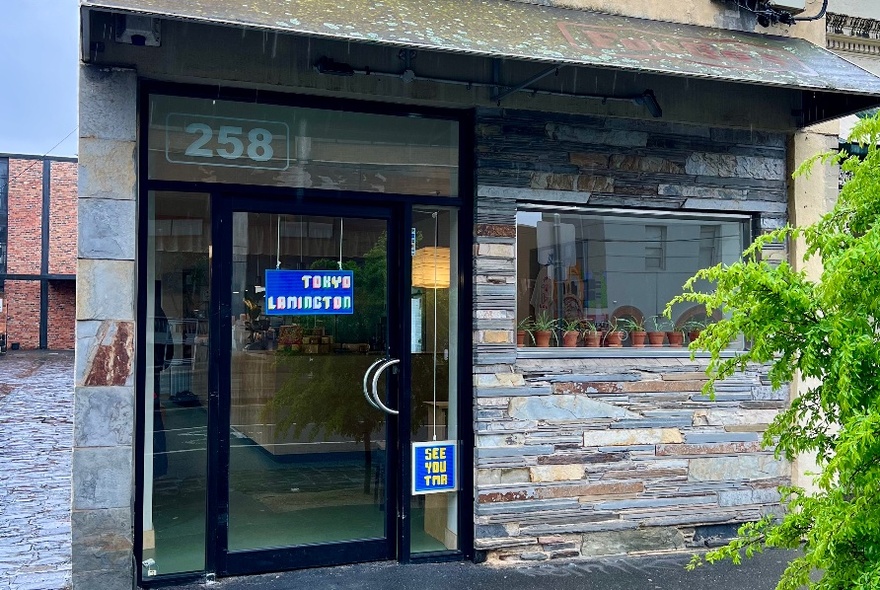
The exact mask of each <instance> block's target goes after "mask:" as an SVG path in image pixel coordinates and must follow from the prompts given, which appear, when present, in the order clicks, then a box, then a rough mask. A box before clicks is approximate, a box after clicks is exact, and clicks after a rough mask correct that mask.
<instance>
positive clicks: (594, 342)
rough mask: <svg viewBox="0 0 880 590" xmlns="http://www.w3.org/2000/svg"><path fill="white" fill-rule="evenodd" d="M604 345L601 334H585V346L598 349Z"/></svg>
mask: <svg viewBox="0 0 880 590" xmlns="http://www.w3.org/2000/svg"><path fill="white" fill-rule="evenodd" d="M601 344H602V334H600V333H599V332H587V333H586V334H584V346H589V347H590V348H598V347H599V346H600V345H601Z"/></svg>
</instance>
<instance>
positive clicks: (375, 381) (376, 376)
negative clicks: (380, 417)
mask: <svg viewBox="0 0 880 590" xmlns="http://www.w3.org/2000/svg"><path fill="white" fill-rule="evenodd" d="M399 362H400V359H389V360H387V361H385V363H384V364H383V365H382V366H381V367H379V368H378V369H376V372H375V373H373V405H374V406H378V407H379V409H380V410H382V411H383V412H385V413H387V414H391V415H392V416H396V415H398V414H399V413H400V412H398V411H397V410H392V409H391V408H389V407H388V406H386V405H385V404H383V403H382V400H380V399H379V392H378V391H376V388H377V387H378V386H379V377H381V376H382V372H383V371H385V369H387V368H388V367H390V366H391V365H396V364H397V363H399Z"/></svg>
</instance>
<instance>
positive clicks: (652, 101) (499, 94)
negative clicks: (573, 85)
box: [314, 52, 663, 117]
mask: <svg viewBox="0 0 880 590" xmlns="http://www.w3.org/2000/svg"><path fill="white" fill-rule="evenodd" d="M407 54H409V52H407ZM407 64H409V62H407ZM565 65H566V64H554V65H552V66H550V67H549V68H547V69H545V70H542V71H541V72H539V73H538V74H536V75H534V76H532V77H531V78H529V79H528V80H525V81H523V82H522V83H520V84H518V85H516V86H513V87H508V88H499V86H498V85H497V84H489V83H485V82H465V81H462V80H448V79H444V78H435V77H425V76H418V75H416V74H415V72H414V71H413V70H412V68H410V67H409V66H408V65H407V66H406V67H405V69H404V70H403V72H402V73H400V74H393V73H390V72H377V71H375V70H371V69H370V68H366V69H363V70H356V69H354V68H353V67H352V66H350V65H349V64H347V63H343V62H338V61H334V60H333V59H332V58H329V57H326V56H322V57H320V58H318V61H316V62H315V66H314V67H315V71H316V72H318V73H319V74H329V75H332V76H353V75H355V74H363V75H365V76H387V77H394V78H399V79H401V80H403V82H404V83H405V84H410V83H412V82H414V81H416V80H425V81H429V82H436V83H438V84H456V85H460V86H462V85H463V86H467V87H468V88H470V87H472V86H483V87H488V88H491V89H492V92H491V94H490V99H491V100H492V102H494V103H497V104H498V105H499V106H500V105H501V101H502V100H504V99H505V98H507V97H508V96H510V95H511V94H514V93H516V92H520V91H527V92H531V93H532V94H550V95H554V96H565V97H568V98H580V99H588V100H601V101H602V102H603V103H605V102H608V101H619V102H630V103H633V104H636V105H640V106H643V107H645V108H646V109H647V110H648V112H649V113H651V115H652V116H653V117H662V116H663V109H661V108H660V103H659V102H657V97H656V96H655V95H654V91H653V90H650V89H647V90H645V91H644V92H642V93H641V94H637V95H631V94H630V95H624V96H613V95H603V94H576V93H566V92H555V91H548V90H535V89H530V88H529V86H531V85H532V84H534V83H536V82H538V81H539V80H541V79H543V78H545V77H547V76H549V75H550V74H553V73H558V72H559V69H560V68H562V67H563V66H565Z"/></svg>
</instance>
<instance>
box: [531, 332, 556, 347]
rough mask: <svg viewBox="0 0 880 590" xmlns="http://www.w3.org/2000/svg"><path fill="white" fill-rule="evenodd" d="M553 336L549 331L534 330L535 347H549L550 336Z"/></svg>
mask: <svg viewBox="0 0 880 590" xmlns="http://www.w3.org/2000/svg"><path fill="white" fill-rule="evenodd" d="M552 334H553V332H551V331H550V330H535V334H534V336H535V346H539V347H541V348H546V347H548V346H550V336H551V335H552Z"/></svg>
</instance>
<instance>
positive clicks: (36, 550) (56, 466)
mask: <svg viewBox="0 0 880 590" xmlns="http://www.w3.org/2000/svg"><path fill="white" fill-rule="evenodd" d="M72 445H73V353H70V352H61V353H56V352H46V351H39V352H37V351H34V352H30V351H10V352H9V353H8V354H7V355H6V356H2V357H0V588H2V589H4V590H6V589H9V590H59V589H61V588H65V587H66V586H67V585H68V581H69V579H70V461H71V447H72Z"/></svg>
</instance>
